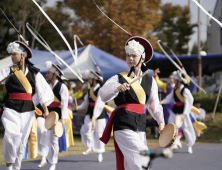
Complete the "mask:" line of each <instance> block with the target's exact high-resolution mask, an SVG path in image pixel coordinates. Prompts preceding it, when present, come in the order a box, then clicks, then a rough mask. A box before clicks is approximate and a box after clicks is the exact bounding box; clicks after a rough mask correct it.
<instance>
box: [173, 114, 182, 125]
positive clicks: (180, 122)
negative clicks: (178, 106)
mask: <svg viewBox="0 0 222 170" xmlns="http://www.w3.org/2000/svg"><path fill="white" fill-rule="evenodd" d="M174 124H175V125H176V127H177V128H180V127H181V126H182V125H183V118H182V116H181V115H177V116H176V118H175V121H174Z"/></svg>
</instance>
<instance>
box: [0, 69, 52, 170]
mask: <svg viewBox="0 0 222 170" xmlns="http://www.w3.org/2000/svg"><path fill="white" fill-rule="evenodd" d="M28 71H29V69H28V67H26V70H25V76H26V75H27V74H28ZM9 74H10V67H5V68H2V69H1V70H0V80H2V79H4V78H5V77H7V76H8V75H9ZM34 76H35V82H36V84H35V88H36V95H37V98H38V100H39V102H40V104H41V105H42V104H43V103H46V104H50V103H51V102H52V99H51V98H50V91H44V89H49V88H50V87H49V85H48V83H47V82H46V81H45V79H44V77H43V76H42V74H41V73H37V74H35V75H34ZM2 83H3V84H5V83H6V81H4V82H2ZM33 118H34V110H33V111H28V112H23V113H19V112H17V111H15V110H12V109H10V108H7V107H4V112H3V115H2V118H1V119H2V123H3V125H4V128H5V134H4V138H3V153H4V158H5V162H6V163H13V170H19V169H20V168H21V161H22V158H23V155H24V151H25V148H26V144H27V140H28V137H29V134H30V131H31V127H32V124H33Z"/></svg>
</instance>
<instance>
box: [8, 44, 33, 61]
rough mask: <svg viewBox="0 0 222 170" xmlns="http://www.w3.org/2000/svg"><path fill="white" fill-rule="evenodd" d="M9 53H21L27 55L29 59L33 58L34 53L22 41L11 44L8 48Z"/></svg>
mask: <svg viewBox="0 0 222 170" xmlns="http://www.w3.org/2000/svg"><path fill="white" fill-rule="evenodd" d="M7 51H8V53H9V54H12V53H20V54H25V57H27V58H28V59H30V58H32V51H31V50H30V49H29V47H28V46H27V45H26V44H24V43H22V42H20V41H15V42H12V43H10V44H9V45H8V47H7Z"/></svg>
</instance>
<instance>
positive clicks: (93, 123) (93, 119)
mask: <svg viewBox="0 0 222 170" xmlns="http://www.w3.org/2000/svg"><path fill="white" fill-rule="evenodd" d="M95 123H96V118H95V117H94V116H93V117H92V130H94V129H95Z"/></svg>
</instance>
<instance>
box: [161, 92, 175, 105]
mask: <svg viewBox="0 0 222 170" xmlns="http://www.w3.org/2000/svg"><path fill="white" fill-rule="evenodd" d="M173 93H174V90H171V92H170V94H168V95H167V96H166V97H165V99H163V100H162V103H163V104H169V103H171V102H172V101H173V100H174V98H173Z"/></svg>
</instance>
